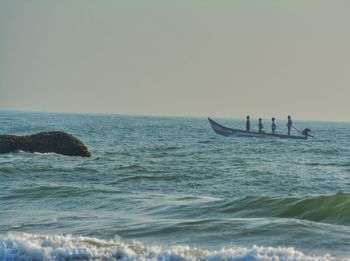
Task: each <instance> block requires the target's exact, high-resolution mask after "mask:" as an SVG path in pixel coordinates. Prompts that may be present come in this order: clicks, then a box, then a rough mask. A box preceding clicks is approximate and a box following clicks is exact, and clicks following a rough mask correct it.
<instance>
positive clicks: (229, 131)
mask: <svg viewBox="0 0 350 261" xmlns="http://www.w3.org/2000/svg"><path fill="white" fill-rule="evenodd" d="M208 120H209V122H210V125H211V127H212V128H213V130H214V131H215V132H216V133H217V134H219V135H223V136H240V137H276V138H281V139H298V140H305V139H307V137H305V136H294V135H291V136H288V135H284V134H272V133H266V132H255V131H245V130H239V129H233V128H228V127H225V126H223V125H221V124H219V123H217V122H215V121H213V120H212V119H210V118H208Z"/></svg>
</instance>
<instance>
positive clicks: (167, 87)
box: [0, 0, 350, 121]
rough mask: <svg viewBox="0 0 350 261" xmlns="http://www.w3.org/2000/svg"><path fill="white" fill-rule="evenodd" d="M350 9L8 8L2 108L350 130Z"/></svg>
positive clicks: (1, 31) (4, 8)
mask: <svg viewBox="0 0 350 261" xmlns="http://www.w3.org/2000/svg"><path fill="white" fill-rule="evenodd" d="M349 10H350V1H337V0H332V1H322V0H313V1H312V0H303V1H301V0H300V1H298V0H293V1H292V0H290V1H282V0H274V1H272V0H265V1H261V0H256V1H253V0H252V1H246V0H241V1H238V0H237V1H234V0H173V1H168V0H159V1H154V0H147V1H141V0H138V1H136V0H124V1H118V0H115V1H112V0H101V1H97V0H60V1H53V0H42V1H39V0H38V1H35V0H0V38H1V39H0V110H25V111H49V112H50V111H55V112H93V113H115V114H137V115H178V116H212V117H232V118H242V117H245V115H247V114H250V115H251V117H263V118H270V117H271V116H275V117H277V118H285V117H286V115H288V114H291V115H292V116H293V117H294V119H309V120H336V121H338V120H341V121H350V104H349V99H350V15H349Z"/></svg>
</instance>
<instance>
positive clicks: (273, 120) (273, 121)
mask: <svg viewBox="0 0 350 261" xmlns="http://www.w3.org/2000/svg"><path fill="white" fill-rule="evenodd" d="M271 129H272V134H275V130H276V129H277V126H276V123H275V118H274V117H272V123H271Z"/></svg>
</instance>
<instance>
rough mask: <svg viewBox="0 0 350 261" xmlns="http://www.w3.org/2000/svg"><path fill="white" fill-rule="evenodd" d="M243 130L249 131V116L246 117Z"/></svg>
mask: <svg viewBox="0 0 350 261" xmlns="http://www.w3.org/2000/svg"><path fill="white" fill-rule="evenodd" d="M245 129H246V130H247V131H250V118H249V116H247V122H246V123H245Z"/></svg>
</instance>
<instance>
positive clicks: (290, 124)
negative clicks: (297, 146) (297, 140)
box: [286, 115, 293, 136]
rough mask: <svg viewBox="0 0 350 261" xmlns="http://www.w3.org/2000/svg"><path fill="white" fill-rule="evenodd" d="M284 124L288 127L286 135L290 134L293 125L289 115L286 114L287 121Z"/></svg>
mask: <svg viewBox="0 0 350 261" xmlns="http://www.w3.org/2000/svg"><path fill="white" fill-rule="evenodd" d="M286 126H287V127H288V136H290V129H291V128H292V126H293V122H292V119H291V117H290V115H288V122H287V124H286Z"/></svg>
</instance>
